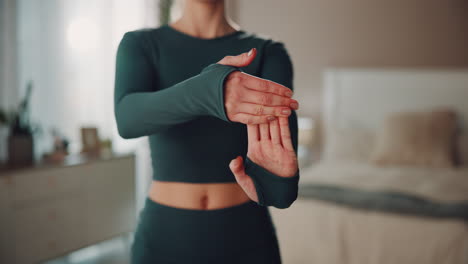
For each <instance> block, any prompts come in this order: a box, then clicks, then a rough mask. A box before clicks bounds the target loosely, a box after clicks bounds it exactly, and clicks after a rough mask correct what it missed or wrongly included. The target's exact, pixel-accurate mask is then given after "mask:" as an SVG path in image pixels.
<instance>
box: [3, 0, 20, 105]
mask: <svg viewBox="0 0 468 264" xmlns="http://www.w3.org/2000/svg"><path fill="white" fill-rule="evenodd" d="M16 45H17V41H16V1H15V0H0V108H2V109H5V108H7V109H8V110H10V109H11V108H12V107H13V106H16V104H17V103H18V102H17V101H18V94H17V93H16V89H15V88H16V85H17V72H16V58H17V56H16Z"/></svg>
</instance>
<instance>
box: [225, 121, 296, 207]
mask: <svg viewBox="0 0 468 264" xmlns="http://www.w3.org/2000/svg"><path fill="white" fill-rule="evenodd" d="M247 133H248V149H247V156H248V157H249V159H251V160H252V161H253V162H255V163H256V164H257V165H259V166H261V167H263V168H264V169H266V170H268V171H270V172H271V173H274V174H276V175H278V176H280V177H292V176H294V175H295V174H296V172H297V170H298V161H297V157H296V153H295V151H294V148H293V144H292V140H291V133H290V130H289V122H288V117H277V118H276V119H275V120H273V121H270V122H269V123H266V124H258V125H247ZM229 168H230V169H231V171H232V173H233V174H234V176H235V178H236V181H237V183H238V184H239V185H240V186H241V188H242V189H243V190H244V192H245V193H246V194H247V196H249V198H250V199H252V200H253V201H255V202H258V196H257V192H256V190H255V185H254V183H253V181H252V178H251V177H250V176H249V175H247V174H246V173H245V169H244V163H243V159H242V156H237V157H236V158H235V159H233V160H232V161H231V163H229Z"/></svg>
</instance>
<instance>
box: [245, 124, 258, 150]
mask: <svg viewBox="0 0 468 264" xmlns="http://www.w3.org/2000/svg"><path fill="white" fill-rule="evenodd" d="M259 141H260V132H259V127H258V125H247V143H248V144H249V145H251V146H253V145H255V144H258V142H259Z"/></svg>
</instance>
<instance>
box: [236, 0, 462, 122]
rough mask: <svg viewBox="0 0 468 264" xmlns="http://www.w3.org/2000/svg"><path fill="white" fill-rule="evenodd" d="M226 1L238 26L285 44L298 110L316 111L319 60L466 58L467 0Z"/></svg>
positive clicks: (424, 62)
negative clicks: (291, 63)
mask: <svg viewBox="0 0 468 264" xmlns="http://www.w3.org/2000/svg"><path fill="white" fill-rule="evenodd" d="M229 2H231V3H229V5H230V6H233V8H231V11H232V17H233V19H234V20H235V21H236V22H238V23H239V24H240V25H241V27H243V28H244V29H246V30H249V31H253V32H257V33H263V34H266V35H269V36H272V37H274V38H276V39H278V40H281V41H283V42H284V43H285V44H286V47H287V48H288V50H289V53H290V55H291V57H292V60H293V64H294V67H295V90H296V94H295V96H296V97H297V98H299V101H300V103H301V109H300V110H299V111H298V113H299V114H302V115H310V116H319V115H320V111H321V99H322V91H321V71H322V70H323V69H324V68H325V67H333V66H340V67H341V66H345V67H463V66H468V48H467V47H468V1H465V0H443V1H441V0H411V1H408V0H387V1H384V0H353V1H344V0H341V1H340V0H294V1H284V0H256V1H248V0H237V1H229Z"/></svg>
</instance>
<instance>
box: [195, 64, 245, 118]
mask: <svg viewBox="0 0 468 264" xmlns="http://www.w3.org/2000/svg"><path fill="white" fill-rule="evenodd" d="M208 71H210V72H216V73H217V75H218V76H219V77H218V80H217V82H216V84H215V85H216V90H217V95H216V96H217V98H216V99H217V100H216V101H217V105H216V108H217V112H218V115H219V117H220V118H221V119H222V120H224V121H226V122H229V123H234V122H232V121H231V120H229V118H228V116H227V113H226V108H225V107H224V82H225V80H226V77H227V76H228V75H229V74H230V73H231V72H234V71H240V69H239V68H237V67H233V66H228V65H223V64H218V63H213V64H210V65H208V66H207V67H206V68H204V69H203V71H202V73H203V72H208Z"/></svg>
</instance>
